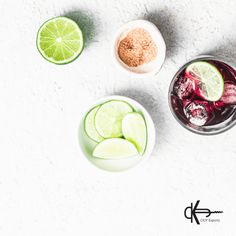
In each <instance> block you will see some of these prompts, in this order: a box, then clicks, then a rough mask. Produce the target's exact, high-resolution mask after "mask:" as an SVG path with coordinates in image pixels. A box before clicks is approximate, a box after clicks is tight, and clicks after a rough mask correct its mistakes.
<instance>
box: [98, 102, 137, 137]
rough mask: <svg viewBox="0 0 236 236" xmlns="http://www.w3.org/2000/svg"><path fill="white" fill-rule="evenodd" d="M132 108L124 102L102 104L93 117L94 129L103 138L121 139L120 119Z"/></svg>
mask: <svg viewBox="0 0 236 236" xmlns="http://www.w3.org/2000/svg"><path fill="white" fill-rule="evenodd" d="M132 111H133V108H132V107H131V106H130V105H129V104H128V103H126V102H123V101H118V100H112V101H109V102H106V103H104V104H103V105H101V107H100V108H99V109H98V111H97V113H96V115H95V127H96V130H97V131H98V133H99V134H100V135H101V136H102V137H103V138H118V137H122V136H123V134H122V127H121V123H122V119H123V118H124V116H125V115H127V114H128V113H129V112H132Z"/></svg>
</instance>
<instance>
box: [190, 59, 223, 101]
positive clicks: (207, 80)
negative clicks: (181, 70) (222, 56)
mask: <svg viewBox="0 0 236 236" xmlns="http://www.w3.org/2000/svg"><path fill="white" fill-rule="evenodd" d="M186 72H187V73H188V74H189V75H190V76H192V77H193V78H194V79H195V80H196V82H197V87H198V89H199V93H200V95H201V96H202V97H203V98H204V99H206V100H208V101H218V100H219V99H220V98H221V97H222V95H223V93H224V79H223V77H222V75H221V73H220V71H219V70H218V69H217V68H216V67H215V66H213V65H212V64H210V63H208V62H205V61H198V62H194V63H192V64H190V65H189V66H188V67H187V68H186Z"/></svg>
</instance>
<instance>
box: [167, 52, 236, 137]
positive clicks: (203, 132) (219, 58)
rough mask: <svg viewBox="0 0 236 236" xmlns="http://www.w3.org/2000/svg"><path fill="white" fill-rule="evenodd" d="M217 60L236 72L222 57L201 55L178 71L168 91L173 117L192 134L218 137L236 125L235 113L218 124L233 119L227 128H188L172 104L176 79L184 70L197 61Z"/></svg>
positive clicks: (235, 68)
mask: <svg viewBox="0 0 236 236" xmlns="http://www.w3.org/2000/svg"><path fill="white" fill-rule="evenodd" d="M201 59H202V60H216V61H219V62H223V63H225V64H227V65H229V66H230V67H232V68H233V69H234V70H236V67H235V66H234V65H232V63H231V62H228V61H227V60H225V59H224V58H222V57H218V56H214V55H199V56H196V57H194V58H192V59H190V60H188V61H187V62H185V63H184V64H183V65H182V66H181V67H180V68H179V69H178V71H177V72H176V73H175V74H174V76H173V78H172V80H171V82H170V85H169V89H168V105H169V109H170V111H171V113H172V115H173V117H174V118H175V120H176V121H177V122H178V123H179V124H180V125H181V126H182V127H184V128H185V129H187V130H189V131H190V132H192V133H195V134H200V135H205V136H211V135H216V134H221V133H223V132H225V131H227V130H229V129H231V128H232V127H233V126H235V125H236V113H233V114H232V115H231V116H230V117H229V118H228V119H226V120H224V121H223V122H221V123H219V124H217V125H221V124H222V123H224V122H227V121H229V120H230V119H232V117H233V120H232V121H231V122H230V123H229V124H227V125H226V126H225V127H221V128H220V127H219V128H218V129H217V130H213V131H208V132H206V131H204V130H197V129H194V128H193V127H191V126H188V125H187V124H184V123H183V122H182V121H181V120H180V119H179V118H178V116H177V115H176V114H175V112H174V109H173V107H172V104H171V92H172V88H173V83H174V82H175V79H176V77H177V76H178V75H179V74H180V73H181V72H182V71H183V69H184V68H186V67H187V66H188V65H189V64H190V63H192V62H194V61H196V60H201ZM205 127H207V126H205ZM208 127H209V126H208Z"/></svg>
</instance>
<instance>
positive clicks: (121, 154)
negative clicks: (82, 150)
mask: <svg viewBox="0 0 236 236" xmlns="http://www.w3.org/2000/svg"><path fill="white" fill-rule="evenodd" d="M136 155H138V151H137V149H136V147H135V146H134V144H133V143H131V142H129V141H128V140H126V139H122V138H110V139H105V140H104V141H102V142H101V143H99V144H98V145H97V146H96V147H95V149H94V151H93V156H94V157H97V158H103V159H122V158H128V157H132V156H136Z"/></svg>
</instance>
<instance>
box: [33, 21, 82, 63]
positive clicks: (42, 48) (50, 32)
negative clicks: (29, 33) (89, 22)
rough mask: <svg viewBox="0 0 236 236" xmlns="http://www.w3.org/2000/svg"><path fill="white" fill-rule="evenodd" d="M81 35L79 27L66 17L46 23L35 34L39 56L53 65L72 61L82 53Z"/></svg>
mask: <svg viewBox="0 0 236 236" xmlns="http://www.w3.org/2000/svg"><path fill="white" fill-rule="evenodd" d="M83 46H84V42H83V34H82V31H81V30H80V28H79V26H78V25H77V24H76V23H75V22H74V21H73V20H71V19H69V18H67V17H56V18H53V19H50V20H48V21H46V22H45V23H44V24H43V25H42V26H41V27H40V29H39V31H38V34H37V48H38V50H39V52H40V53H41V55H42V56H43V57H44V58H45V59H46V60H48V61H50V62H52V63H55V64H66V63H69V62H72V61H74V60H75V59H76V58H77V57H78V56H79V54H80V53H81V52H82V50H83Z"/></svg>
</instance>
